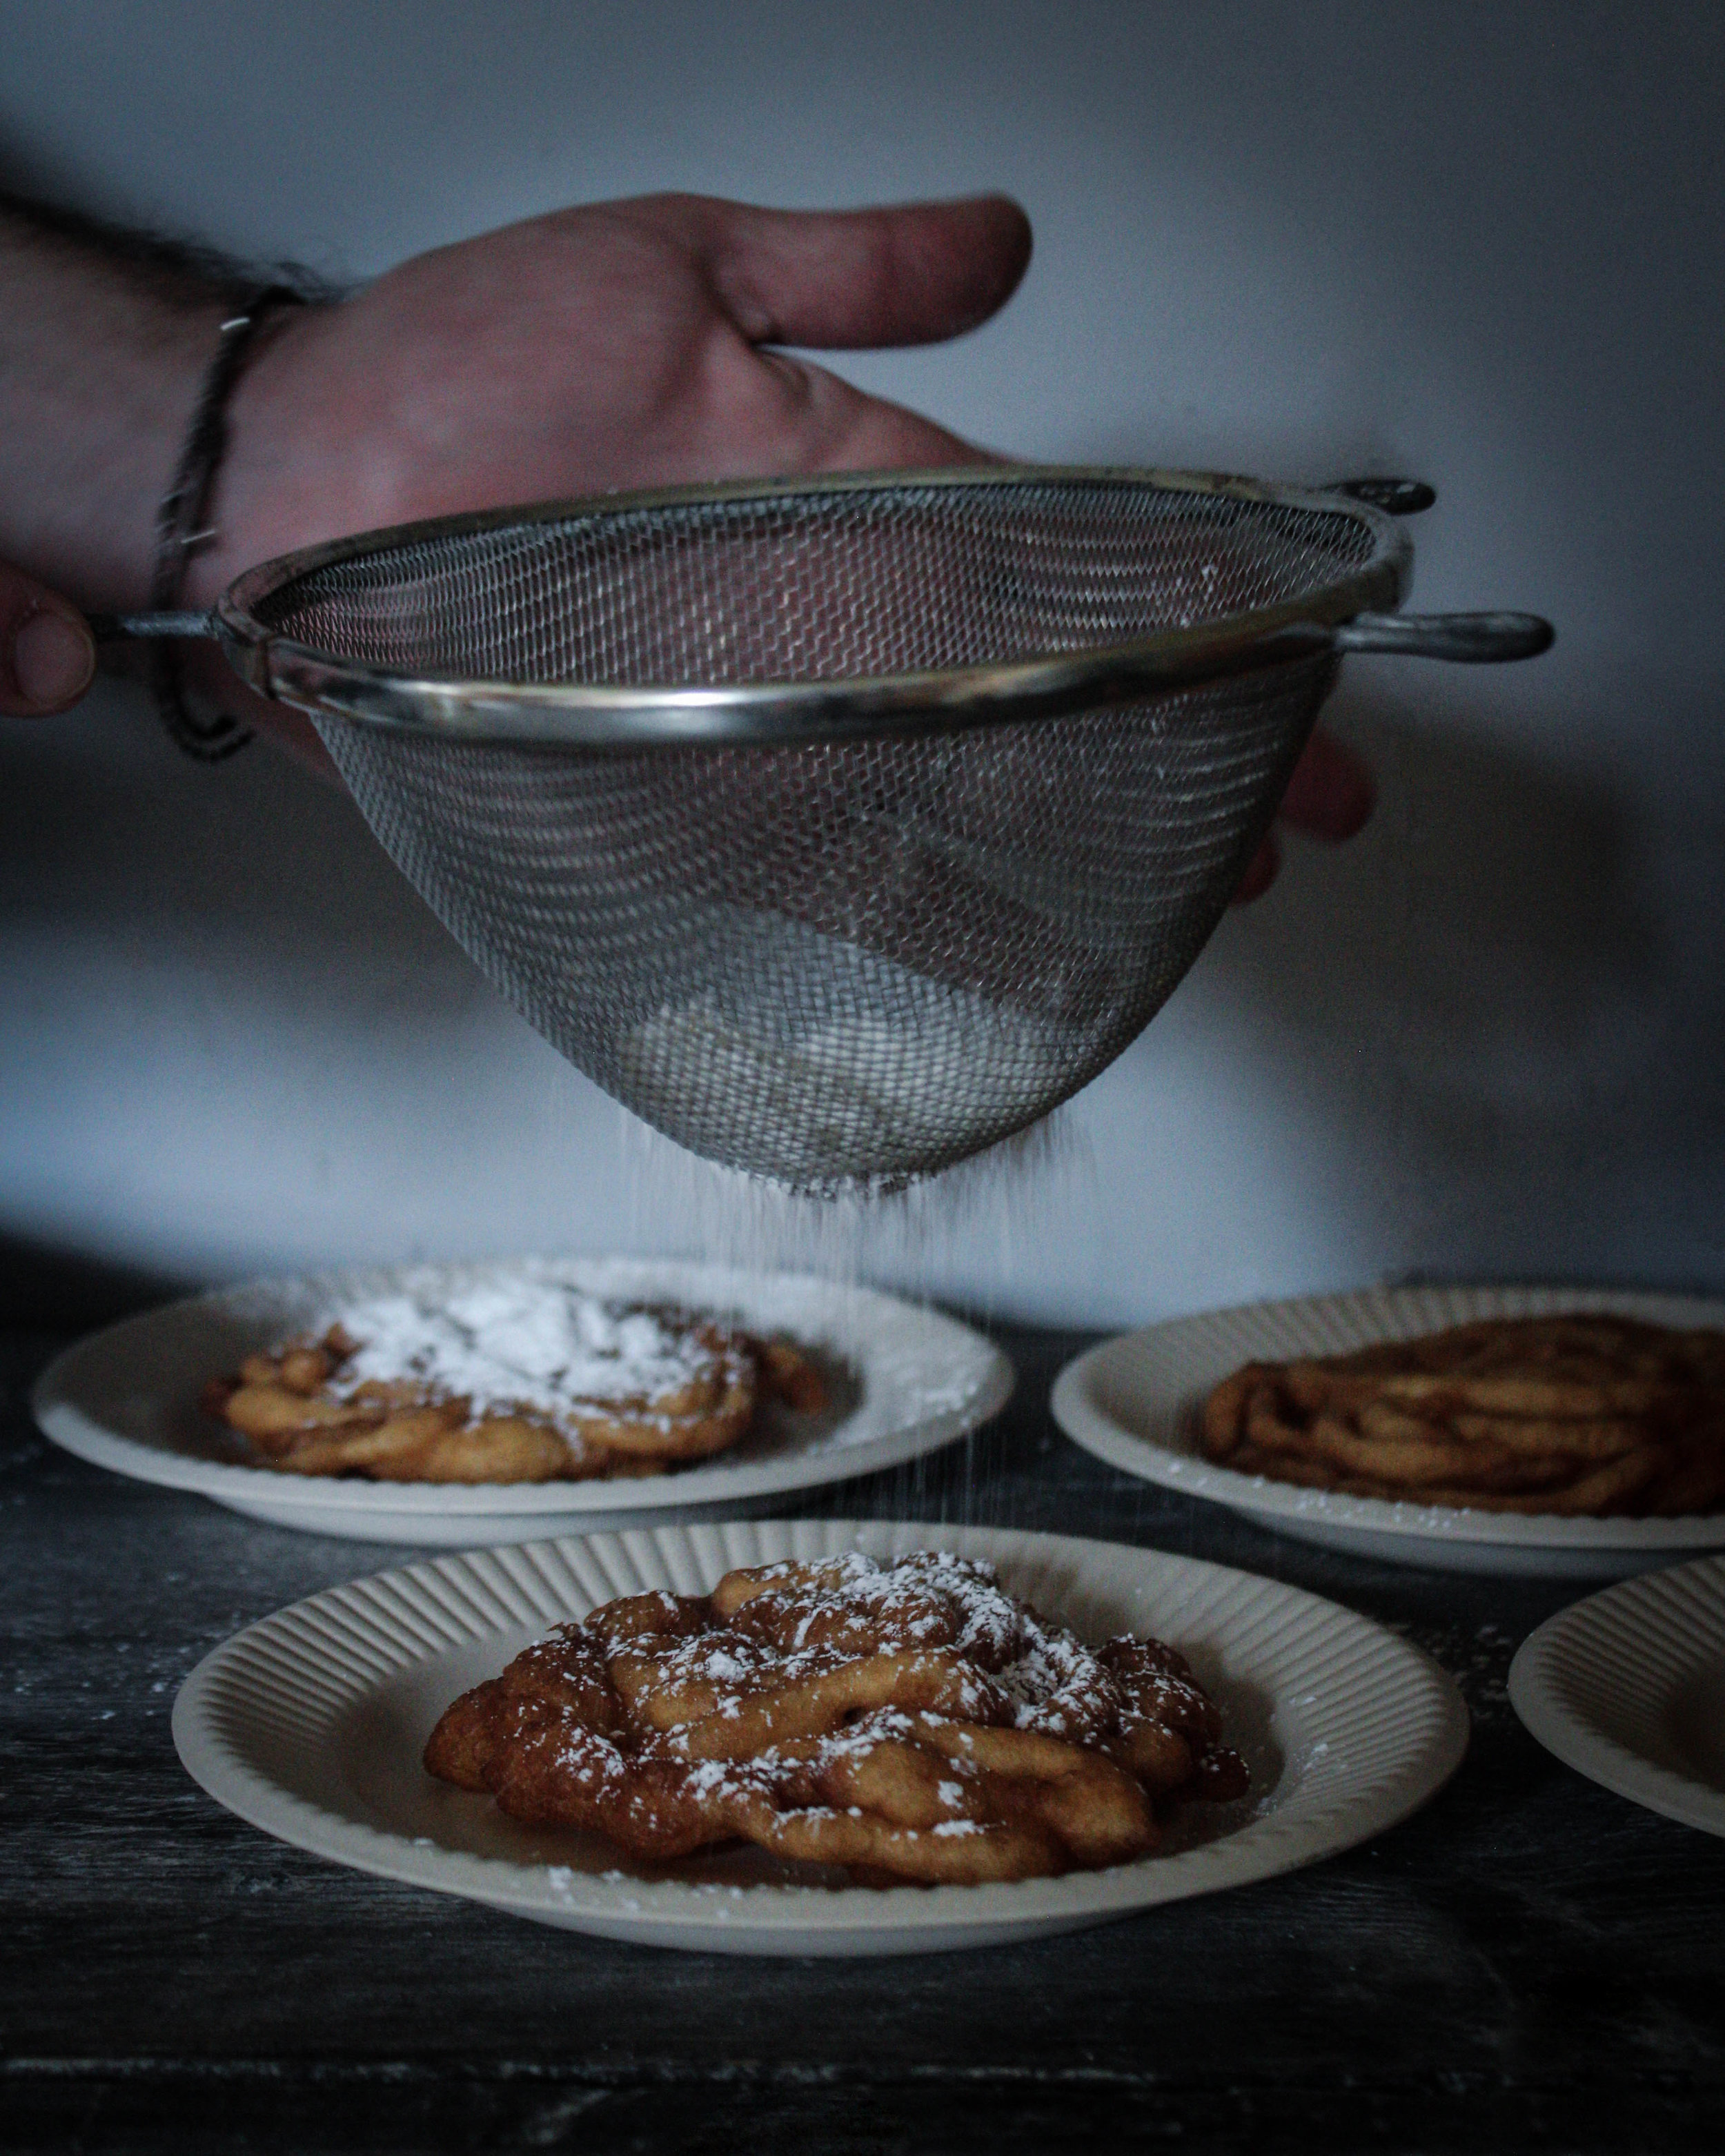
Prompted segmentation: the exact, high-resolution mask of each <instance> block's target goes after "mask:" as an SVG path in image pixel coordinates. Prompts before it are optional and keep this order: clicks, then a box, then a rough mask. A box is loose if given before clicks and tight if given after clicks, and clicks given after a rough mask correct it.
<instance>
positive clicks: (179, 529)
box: [150, 285, 305, 763]
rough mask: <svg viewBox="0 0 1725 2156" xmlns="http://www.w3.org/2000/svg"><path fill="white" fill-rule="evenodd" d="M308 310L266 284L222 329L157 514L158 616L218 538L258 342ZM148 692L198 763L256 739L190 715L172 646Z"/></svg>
mask: <svg viewBox="0 0 1725 2156" xmlns="http://www.w3.org/2000/svg"><path fill="white" fill-rule="evenodd" d="M303 305H305V295H304V294H303V293H300V292H296V291H295V290H294V288H293V287H292V286H291V285H265V286H264V287H263V288H262V289H261V290H259V291H257V292H255V293H254V295H252V296H251V298H249V300H247V301H246V302H245V304H244V306H242V307H241V308H239V310H238V311H236V312H235V313H234V314H232V315H230V316H228V319H227V321H224V322H223V324H222V327H221V333H220V337H219V340H218V343H217V346H216V350H215V355H214V357H213V358H212V359H211V361H210V363H209V366H208V368H207V369H206V370H205V372H204V377H203V383H202V384H201V386H200V388H199V389H198V403H197V405H196V407H195V408H194V409H193V414H192V425H191V429H190V431H189V432H188V433H187V437H186V446H185V449H184V450H183V451H182V454H181V457H180V461H179V464H178V465H177V468H176V470H175V472H174V482H173V485H172V487H171V488H170V489H169V490H168V491H167V494H166V495H163V497H162V506H161V508H160V509H159V510H158V511H157V516H156V569H155V574H154V576H153V577H151V583H150V605H151V609H152V611H154V612H157V613H171V612H172V611H173V610H174V609H175V608H177V606H178V604H179V601H180V594H181V592H182V588H183V586H184V584H185V581H186V571H187V567H188V565H189V563H190V562H191V559H192V557H193V554H195V553H196V552H198V549H199V548H200V547H207V546H208V544H209V542H211V540H213V538H214V537H215V536H216V529H215V526H213V524H211V523H209V521H208V517H209V513H210V504H211V501H212V500H213V495H214V493H215V485H216V475H217V474H218V471H219V470H221V465H222V458H223V453H224V452H225V451H226V449H227V447H228V419H227V408H228V398H229V396H230V395H231V394H232V393H233V390H234V383H235V382H238V380H239V372H240V369H241V367H243V366H244V363H245V358H246V354H247V352H249V350H250V348H251V345H252V341H253V339H254V337H255V336H256V335H257V332H258V331H259V327H260V326H261V325H262V324H263V322H264V321H265V319H266V318H267V317H268V316H270V314H271V313H272V312H273V311H275V309H277V308H279V307H298V306H303ZM150 685H151V690H153V691H154V694H155V698H156V709H157V712H158V713H159V715H160V716H161V719H162V725H163V726H166V727H167V731H168V734H169V736H170V737H171V738H172V740H174V741H175V742H177V743H178V745H179V746H180V747H181V748H182V749H183V750H184V751H185V752H186V754H187V756H189V757H195V758H196V760H197V761H198V762H199V763H219V762H222V760H223V758H224V757H230V756H233V755H234V754H236V753H237V752H239V750H240V749H243V748H244V747H245V745H246V743H247V742H249V740H250V739H251V737H252V734H251V728H250V727H249V726H245V725H244V724H243V723H242V722H241V721H239V719H236V718H232V717H230V716H228V714H227V713H225V712H222V711H217V712H214V713H213V714H212V715H211V716H209V717H208V718H201V717H199V716H198V715H197V714H196V713H194V712H193V711H192V709H191V708H190V706H188V704H187V701H186V688H185V682H184V680H183V678H182V675H181V672H180V660H179V654H178V652H177V650H176V649H175V647H174V645H173V644H172V643H171V642H167V641H164V642H162V643H159V644H155V645H154V646H152V648H151V654H150Z"/></svg>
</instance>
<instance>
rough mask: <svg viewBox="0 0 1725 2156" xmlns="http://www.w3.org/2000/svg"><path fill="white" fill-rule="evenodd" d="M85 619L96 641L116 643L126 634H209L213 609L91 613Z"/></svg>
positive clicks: (213, 631)
mask: <svg viewBox="0 0 1725 2156" xmlns="http://www.w3.org/2000/svg"><path fill="white" fill-rule="evenodd" d="M85 620H86V621H87V622H88V623H89V624H90V634H91V635H92V636H93V637H94V638H95V640H96V642H97V643H98V644H117V643H118V642H119V641H120V640H121V638H122V637H128V636H182V637H192V636H199V637H213V636H214V634H216V618H215V616H214V615H213V613H92V614H86V615H85Z"/></svg>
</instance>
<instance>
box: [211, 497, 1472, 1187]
mask: <svg viewBox="0 0 1725 2156" xmlns="http://www.w3.org/2000/svg"><path fill="white" fill-rule="evenodd" d="M1407 560H1408V552H1407V547H1406V544H1405V542H1404V540H1402V538H1401V537H1400V535H1399V531H1398V529H1397V527H1396V526H1394V524H1392V523H1391V522H1390V521H1389V520H1388V519H1387V518H1386V517H1384V516H1380V515H1378V513H1377V512H1375V511H1372V510H1370V509H1368V508H1364V507H1362V506H1359V505H1358V504H1357V503H1354V502H1352V501H1348V500H1342V499H1339V498H1337V497H1328V496H1310V495H1307V496H1301V495H1286V494H1278V493H1276V492H1274V491H1272V490H1266V489H1261V488H1257V487H1255V486H1252V485H1250V484H1249V483H1246V482H1228V481H1218V480H1206V479H1201V478H1192V477H1181V476H1178V475H1119V474H1102V473H1046V472H1029V471H1018V472H993V471H990V472H969V473H959V474H949V475H908V476H899V477H896V478H886V479H880V478H872V479H868V480H843V481H840V480H824V481H816V482H812V483H807V484H804V485H799V486H788V485H755V486H753V487H750V488H734V489H731V490H704V491H701V492H699V493H696V492H692V491H691V492H684V493H680V494H678V495H665V496H659V497H653V498H648V497H635V498H626V499H625V498H618V499H616V500H608V501H607V500H601V501H598V502H595V503H589V504H586V505H575V506H563V507H562V508H552V509H547V510H542V511H518V512H514V513H512V514H511V515H509V516H490V517H485V518H468V519H463V520H457V521H450V522H448V523H445V524H444V525H440V526H420V527H414V528H411V529H408V530H407V531H403V532H399V533H394V534H384V535H381V536H373V537H372V539H371V540H369V541H365V542H342V544H341V545H340V546H338V547H332V548H324V549H320V550H316V551H315V552H312V553H311V554H308V555H305V556H301V557H295V559H293V560H291V561H290V562H285V563H281V564H274V565H270V566H268V567H265V568H264V569H262V570H259V571H254V572H252V573H251V574H250V575H249V577H244V578H242V579H241V581H240V583H239V584H238V585H236V586H235V588H234V591H233V592H232V593H230V594H229V595H228V599H227V600H225V601H224V602H223V606H222V608H221V609H220V610H219V613H218V623H219V627H220V630H221V633H222V634H223V638H224V640H225V641H226V643H227V644H228V650H229V654H230V656H231V657H233V658H234V661H235V663H236V665H239V667H240V668H241V669H242V670H243V671H244V672H245V673H246V674H247V675H248V678H249V679H251V680H253V681H254V683H255V684H257V685H259V686H261V687H263V688H264V689H265V690H267V691H268V692H270V693H272V694H275V695H277V696H281V697H283V698H285V699H286V700H287V701H292V702H295V703H297V704H299V705H300V706H303V707H304V708H305V709H308V710H310V711H311V712H312V714H313V716H315V717H316V721H317V723H318V725H319V727H320V729H321V731H322V734H323V737H324V739H325V741H326V742H327V744H328V746H329V748H330V751H331V754H332V755H333V757H335V760H336V763H337V764H338V765H339V766H340V767H341V773H342V775H343V777H344V778H346V779H347V783H348V784H349V786H350V787H351V788H352V792H353V793H354V796H355V798H356V799H357V802H358V803H359V805H360V808H361V809H362V812H363V813H364V814H365V816H366V818H367V820H368V822H369V823H370V824H371V825H372V829H373V830H374V831H375V832H376V833H377V836H378V838H379V839H381V841H382V844H384V846H385V847H386V848H387V849H388V851H389V852H390V854H391V855H393V858H394V859H395V860H396V861H397V863H398V865H400V867H401V868H402V869H403V871H404V872H405V873H406V874H407V875H408V877H409V878H410V879H411V880H412V881H413V884H414V885H416V886H417V888H418V890H419V891H421V893H422V894H423V895H424V897H425V898H426V899H427V900H428V901H429V903H430V905H431V906H433V907H434V910H435V911H436V912H437V913H438V914H439V916H440V917H441V918H442V920H443V921H444V922H445V923H446V924H447V925H448V927H449V928H450V930H451V931H452V932H454V935H455V936H456V937H458V938H459V941H460V942H461V943H462V944H463V945H464V946H465V947H466V949H467V950H468V951H469V952H470V953H471V954H472V955H473V957H475V959H476V960H477V962H479V963H480V966H482V967H483V968H484V969H485V972H486V973H488V974H489V975H490V978H491V979H492V980H493V981H494V982H495V983H496V984H497V986H498V987H499V988H501V990H502V991H503V993H505V994H506V996H507V997H508V998H510V1000H511V1002H513V1003H514V1004H516V1005H517V1006H518V1008H520V1009H521V1010H522V1011H523V1012H524V1013H525V1014H526V1016H527V1017H528V1018H529V1019H531V1021H532V1023H533V1024H535V1025H536V1027H537V1028H538V1029H540V1031H541V1032H542V1033H543V1034H545V1035H546V1036H547V1038H548V1039H551V1040H552V1041H553V1042H554V1043H555V1044H556V1045H557V1047H558V1048H560V1049H561V1050H562V1051H563V1053H564V1054H565V1055H567V1056H568V1057H569V1058H570V1059H571V1060H572V1061H573V1062H575V1063H576V1064H578V1065H579V1066H580V1067H581V1068H582V1069H583V1070H585V1071H586V1072H587V1073H588V1075H590V1076H592V1077H593V1078H594V1079H595V1080H597V1081H598V1083H599V1084H600V1085H601V1086H604V1087H605V1088H606V1090H607V1091H609V1092H611V1093H613V1094H614V1095H615V1096H617V1098H618V1099H619V1100H620V1101H624V1103H625V1104H626V1105H627V1106H629V1107H630V1108H631V1109H633V1110H634V1111H635V1112H636V1113H637V1114H639V1115H640V1116H644V1118H645V1119H646V1121H648V1122H650V1123H653V1124H655V1125H656V1126H657V1127H659V1128H660V1129H661V1130H662V1131H665V1132H667V1133H668V1134H669V1135H670V1136H671V1137H673V1138H675V1139H677V1140H678V1141H680V1142H681V1143H683V1144H685V1145H686V1146H689V1147H692V1148H693V1149H694V1150H696V1152H701V1153H705V1154H707V1155H709V1156H711V1158H715V1159H716V1160H720V1161H722V1162H724V1163H728V1164H730V1165H732V1166H735V1167H738V1168H747V1169H750V1170H752V1171H755V1172H757V1173H763V1174H767V1175H770V1176H773V1177H776V1178H781V1179H783V1180H784V1181H786V1182H788V1183H793V1184H794V1185H797V1186H799V1187H802V1188H819V1189H826V1188H833V1187H834V1186H836V1185H839V1184H842V1183H850V1182H853V1181H856V1180H862V1181H866V1182H869V1183H877V1184H879V1183H886V1184H891V1183H900V1182H902V1181H904V1180H906V1179H907V1178H911V1177H913V1176H916V1175H920V1174H923V1173H929V1172H932V1171H933V1170H936V1169H938V1168H943V1167H946V1166H947V1165H949V1164H950V1163H952V1162H954V1161H956V1160H958V1159H960V1158H963V1157H964V1156H966V1155H967V1154H970V1153H973V1152H978V1151H979V1150H980V1149H982V1148H983V1147H986V1146H988V1145H990V1144H992V1143H993V1142H995V1141H996V1140H998V1139H999V1138H1002V1137H1005V1136H1007V1135H1008V1134H1009V1132H1013V1131H1015V1130H1018V1129H1020V1128H1022V1127H1024V1126H1025V1125H1026V1124H1028V1123H1029V1122H1033V1121H1034V1119H1035V1118H1037V1117H1038V1116H1042V1115H1044V1114H1045V1113H1046V1112H1047V1111H1048V1110H1050V1108H1052V1107H1053V1106H1055V1105H1056V1104H1057V1103H1058V1102H1059V1101H1063V1100H1065V1098H1066V1097H1067V1096H1069V1095H1070V1094H1071V1093H1073V1092H1075V1091H1076V1090H1077V1089H1078V1088H1079V1087H1080V1086H1083V1085H1084V1084H1086V1082H1087V1081H1088V1080H1089V1079H1091V1077H1093V1076H1094V1075H1096V1072H1097V1071H1099V1070H1101V1068H1102V1067H1103V1065H1106V1063H1107V1062H1109V1061H1110V1060H1111V1059H1112V1058H1113V1057H1114V1056H1116V1055H1118V1054H1119V1052H1120V1051H1121V1050H1122V1048H1123V1047H1124V1046H1125V1045H1127V1043H1128V1042H1129V1041H1130V1040H1131V1039H1132V1038H1133V1037H1134V1036H1135V1035H1136V1034H1137V1033H1138V1032H1139V1031H1140V1030H1141V1029H1142V1027H1143V1026H1144V1025H1145V1024H1147V1022H1148V1020H1149V1019H1150V1018H1151V1017H1152V1015H1153V1014H1154V1012H1155V1011H1156V1010H1157V1009H1158V1006H1159V1005H1160V1004H1162V1002H1163V999H1164V998H1166V997H1167V995H1168V993H1169V992H1170V990H1171V989H1172V988H1173V986H1174V985H1175V983H1177V982H1178V980H1179V979H1180V978H1181V976H1182V975H1183V973H1184V972H1185V971H1186V969H1187V968H1188V967H1189V965H1190V964H1191V962H1192V960H1193V958H1194V957H1195V956H1196V954H1197V952H1198V951H1199V947H1201V946H1202V944H1203V942H1204V939H1205V937H1207V936H1208V935H1209V932H1210V931H1211V929H1212V928H1213V927H1214V925H1215V922H1216V921H1217V919H1218V917H1219V914H1220V912H1221V911H1222V909H1223V907H1224V906H1225V904H1226V902H1227V900H1228V897H1229V896H1230V892H1231V891H1232V890H1233V888H1234V885H1235V882H1236V880H1237V879H1238V877H1239V875H1240V871H1241V870H1242V868H1243V866H1244V865H1245V861H1246V860H1247V859H1248V858H1249V856H1250V853H1251V850H1252V849H1253V847H1254V846H1255V844H1256V843H1257V840H1258V839H1259V837H1260V834H1261V833H1262V831H1263V829H1264V828H1265V826H1266V823H1267V821H1268V819H1269V817H1270V815H1271V812H1272V809H1273V808H1274V804H1275V803H1276V800H1277V798H1279V795H1280V793H1281V788H1282V785H1283V783H1285V781H1286V777H1287V775H1288V773H1289V772H1290V770H1291V767H1292V764H1293V762H1294V760H1295V758H1296V756H1297V755H1298V753H1299V751H1300V749H1301V746H1302V745H1303V743H1304V742H1305V739H1306V737H1307V732H1308V731H1309V728H1310V726H1311V723H1312V718H1313V716H1315V714H1316V712H1317V707H1318V705H1319V704H1320V702H1321V701H1322V698H1323V696H1324V695H1325V693H1326V691H1327V689H1328V687H1329V686H1330V684H1331V682H1332V679H1333V676H1334V673H1335V669H1336V664H1337V660H1336V653H1337V649H1338V647H1339V646H1340V645H1342V644H1344V643H1346V642H1347V641H1348V634H1349V633H1348V631H1346V630H1342V631H1339V632H1338V631H1337V629H1336V627H1335V626H1334V625H1335V624H1338V623H1345V622H1347V621H1349V620H1350V619H1353V618H1354V617H1357V616H1360V615H1362V613H1363V610H1364V609H1367V608H1372V607H1373V606H1382V605H1388V604H1394V602H1395V600H1396V599H1397V598H1399V595H1400V593H1401V589H1402V586H1403V583H1404V577H1405V571H1406V565H1407ZM1404 627H1405V624H1400V623H1391V624H1390V629H1391V630H1394V631H1398V632H1399V631H1400V630H1402V629H1404ZM1362 640H1363V639H1362V638H1361V637H1360V636H1359V635H1358V634H1356V635H1355V637H1354V641H1356V642H1358V641H1362ZM1420 648H1425V647H1420ZM1476 655H1486V654H1484V653H1481V654H1476Z"/></svg>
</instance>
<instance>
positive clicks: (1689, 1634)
mask: <svg viewBox="0 0 1725 2156" xmlns="http://www.w3.org/2000/svg"><path fill="white" fill-rule="evenodd" d="M1509 1697H1510V1700H1511V1702H1512V1705H1513V1706H1514V1707H1515V1711H1516V1712H1517V1714H1518V1715H1520V1717H1522V1721H1523V1722H1525V1723H1526V1724H1527V1727H1528V1729H1529V1730H1530V1731H1531V1732H1532V1734H1533V1735H1534V1736H1535V1737H1537V1738H1538V1739H1539V1741H1540V1743H1542V1744H1543V1745H1544V1747H1545V1748H1546V1749H1547V1751H1548V1752H1554V1753H1556V1754H1557V1756H1558V1758H1560V1759H1561V1760H1563V1762H1564V1763H1565V1764H1566V1765H1568V1766H1571V1767H1574V1768H1575V1770H1576V1772H1577V1773H1578V1774H1585V1775H1586V1776H1587V1777H1588V1779H1589V1781H1594V1782H1599V1783H1600V1784H1603V1785H1604V1787H1605V1788H1606V1789H1615V1791H1616V1792H1617V1794H1618V1795H1619V1796H1620V1797H1631V1798H1633V1799H1635V1803H1637V1804H1645V1805H1646V1806H1647V1807H1648V1808H1649V1809H1650V1810H1652V1811H1656V1812H1662V1813H1663V1814H1664V1815H1665V1816H1666V1818H1667V1819H1674V1820H1682V1822H1683V1824H1684V1825H1686V1826H1698V1827H1700V1828H1702V1829H1703V1830H1704V1831H1705V1832H1707V1833H1708V1834H1725V1558H1716V1557H1715V1558H1702V1559H1701V1561H1700V1562H1699V1563H1696V1564H1683V1565H1678V1566H1676V1567H1675V1568H1673V1569H1672V1570H1671V1571H1670V1572H1657V1573H1649V1574H1648V1575H1647V1576H1646V1577H1645V1578H1641V1579H1630V1580H1625V1582H1624V1583H1623V1584H1622V1585H1621V1586H1619V1587H1610V1588H1607V1589H1605V1590H1604V1593H1603V1594H1590V1595H1589V1597H1588V1598H1587V1599H1586V1601H1584V1602H1577V1603H1573V1604H1571V1605H1570V1607H1569V1608H1568V1609H1564V1610H1560V1611H1559V1612H1558V1614H1557V1615H1556V1616H1555V1617H1552V1618H1548V1620H1547V1621H1546V1622H1545V1623H1544V1624H1543V1625H1541V1626H1540V1628H1539V1630H1538V1631H1537V1632H1534V1633H1532V1635H1530V1636H1529V1637H1528V1638H1527V1639H1526V1640H1523V1641H1522V1645H1521V1647H1520V1649H1519V1650H1518V1651H1517V1655H1516V1658H1515V1660H1514V1661H1512V1663H1511V1664H1510V1666H1509Z"/></svg>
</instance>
